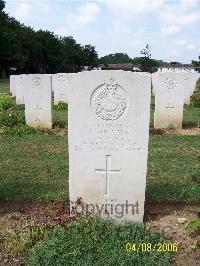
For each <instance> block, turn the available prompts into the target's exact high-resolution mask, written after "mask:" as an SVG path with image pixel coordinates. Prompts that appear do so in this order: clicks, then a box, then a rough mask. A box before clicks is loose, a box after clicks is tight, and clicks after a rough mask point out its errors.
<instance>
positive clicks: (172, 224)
mask: <svg viewBox="0 0 200 266" xmlns="http://www.w3.org/2000/svg"><path fill="white" fill-rule="evenodd" d="M145 209H146V211H145V221H146V222H147V224H148V227H149V228H150V229H151V230H152V231H155V232H159V233H162V234H163V235H164V236H165V237H166V238H167V239H168V240H169V242H170V243H177V244H178V252H175V253H174V256H173V265H176V266H178V265H181V266H197V265H200V235H195V236H191V235H190V234H189V233H188V231H187V230H186V224H187V223H188V222H189V221H191V220H192V219H195V218H197V212H196V206H195V205H185V204H175V203H171V204H169V203H151V204H146V206H145ZM179 218H185V219H186V221H185V223H180V220H179Z"/></svg>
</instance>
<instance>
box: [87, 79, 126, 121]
mask: <svg viewBox="0 0 200 266" xmlns="http://www.w3.org/2000/svg"><path fill="white" fill-rule="evenodd" d="M127 106H128V101H127V98H126V94H125V91H124V89H123V88H122V87H121V86H120V85H118V84H117V82H116V81H115V80H113V79H110V80H108V81H107V82H105V83H104V84H102V85H100V86H99V87H97V88H96V89H95V91H94V92H93V94H92V96H91V107H92V110H93V111H94V112H95V113H96V115H97V116H98V117H100V118H101V119H103V120H116V119H118V118H120V117H121V116H122V115H123V114H124V112H125V111H126V109H127Z"/></svg>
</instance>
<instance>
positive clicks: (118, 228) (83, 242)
mask: <svg viewBox="0 0 200 266" xmlns="http://www.w3.org/2000/svg"><path fill="white" fill-rule="evenodd" d="M163 242H165V243H166V240H165V239H164V238H163V237H161V236H160V235H158V234H155V233H152V232H150V231H149V230H148V229H147V228H146V227H145V225H144V224H137V223H126V224H114V223H113V222H111V221H105V220H102V219H99V218H92V217H84V218H82V219H80V220H78V221H76V222H74V223H72V224H70V225H69V226H68V227H67V228H61V227H59V228H57V229H55V230H54V232H53V233H52V235H51V237H50V238H48V239H46V240H44V241H43V242H41V243H39V244H37V245H36V246H34V247H33V248H32V250H31V252H30V257H29V261H28V265H29V266H36V265H37V266H40V265H41V266H43V265H49V266H50V265H51V266H52V265H63V266H64V265H154V266H156V265H165V266H167V265H170V254H169V253H168V252H157V251H151V252H150V251H149V252H144V251H143V252H142V249H141V248H138V250H135V251H130V250H128V251H127V250H126V245H127V243H132V244H133V243H135V244H136V246H137V247H139V245H140V244H141V243H151V244H152V245H153V244H157V243H163Z"/></svg>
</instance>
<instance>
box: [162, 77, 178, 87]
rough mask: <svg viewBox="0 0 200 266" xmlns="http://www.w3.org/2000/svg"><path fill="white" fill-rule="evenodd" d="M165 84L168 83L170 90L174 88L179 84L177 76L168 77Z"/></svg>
mask: <svg viewBox="0 0 200 266" xmlns="http://www.w3.org/2000/svg"><path fill="white" fill-rule="evenodd" d="M165 84H166V85H167V89H168V90H174V89H175V88H176V86H177V83H176V79H175V78H169V77H168V78H166V79H165Z"/></svg>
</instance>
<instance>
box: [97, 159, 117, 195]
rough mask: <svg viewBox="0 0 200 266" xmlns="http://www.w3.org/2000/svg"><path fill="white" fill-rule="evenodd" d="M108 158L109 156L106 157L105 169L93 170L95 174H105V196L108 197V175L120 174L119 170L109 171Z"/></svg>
mask: <svg viewBox="0 0 200 266" xmlns="http://www.w3.org/2000/svg"><path fill="white" fill-rule="evenodd" d="M110 157H111V155H106V167H105V169H95V173H97V174H105V179H106V180H105V181H106V184H105V196H108V195H109V183H110V182H109V181H110V179H109V174H120V173H121V168H120V169H116V170H111V169H110Z"/></svg>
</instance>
